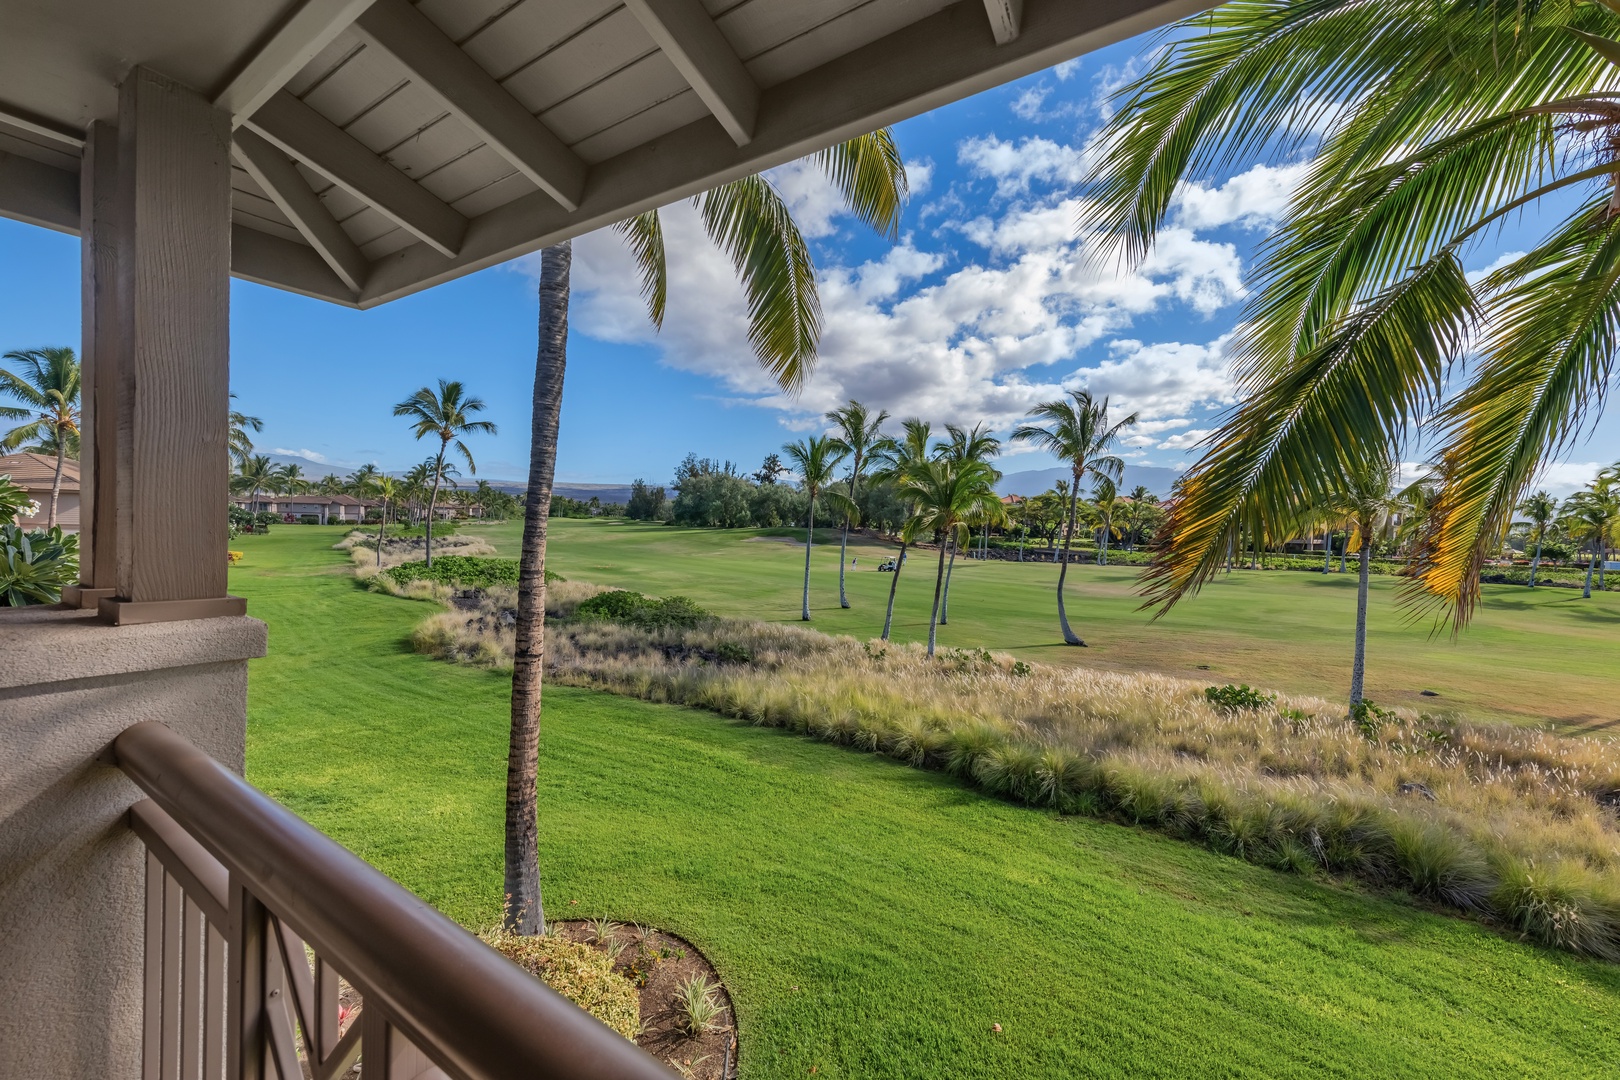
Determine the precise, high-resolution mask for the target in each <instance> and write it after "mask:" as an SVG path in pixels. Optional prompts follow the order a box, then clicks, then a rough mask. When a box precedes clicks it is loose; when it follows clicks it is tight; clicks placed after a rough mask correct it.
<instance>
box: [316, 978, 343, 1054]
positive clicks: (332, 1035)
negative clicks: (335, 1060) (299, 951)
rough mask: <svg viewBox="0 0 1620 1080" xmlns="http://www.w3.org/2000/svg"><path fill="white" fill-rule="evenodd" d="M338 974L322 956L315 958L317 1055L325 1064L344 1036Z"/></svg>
mask: <svg viewBox="0 0 1620 1080" xmlns="http://www.w3.org/2000/svg"><path fill="white" fill-rule="evenodd" d="M339 993H340V991H339V988H338V973H337V969H336V968H334V967H333V966H332V965H331V964H328V963H327V962H326V961H325V960H322V959H321V957H320V954H319V953H317V954H316V956H315V1010H314V1012H315V1021H314V1022H315V1033H314V1036H313V1038H314V1043H315V1050H316V1053H317V1054H319V1056H320V1063H321V1064H325V1063H326V1059H327V1058H329V1057H331V1056H332V1050H333V1049H334V1048H335V1047H336V1046H337V1044H338V1038H339V1037H340V1036H341V1035H342V1034H343V1033H342V1032H341V1031H339V1030H338V1027H339V1022H338V995H339Z"/></svg>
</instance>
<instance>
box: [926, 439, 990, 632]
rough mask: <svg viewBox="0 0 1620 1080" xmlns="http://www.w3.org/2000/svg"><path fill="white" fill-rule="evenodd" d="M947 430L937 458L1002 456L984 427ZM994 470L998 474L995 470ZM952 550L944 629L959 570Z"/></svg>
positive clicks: (941, 605)
mask: <svg viewBox="0 0 1620 1080" xmlns="http://www.w3.org/2000/svg"><path fill="white" fill-rule="evenodd" d="M945 431H946V432H947V433H948V434H949V436H950V437H949V438H948V439H947V440H946V441H945V442H942V443H940V444H939V446H938V447H937V448H936V449H935V451H934V453H935V455H936V456H939V457H948V458H950V459H951V460H952V461H982V462H985V463H988V462H989V460H990V459H991V458H993V457H995V456H996V455H997V454H999V453H1001V440H1000V439H998V438H996V437H995V436H994V435H991V434H990V432H989V430H988V429H986V427H985V426H984V425H983V424H975V425H973V430H972V431H964V430H962V429H961V428H959V427H957V426H956V425H955V424H946V425H945ZM991 471H992V472H995V470H994V469H992V470H991ZM1000 479H1001V474H1000V473H999V472H995V475H994V477H993V478H992V480H991V483H994V482H995V481H997V480H1000ZM988 513H989V512H988V511H986V512H985V513H983V514H979V515H976V518H983V519H984V520H985V521H986V522H988V521H989V516H988ZM977 524H979V521H978V520H974V521H973V522H971V523H970V526H969V528H970V529H971V526H972V525H977ZM950 548H951V558H950V562H949V563H947V564H946V566H945V593H944V595H943V596H942V597H941V598H940V601H939V622H940V625H941V626H944V625H946V624H948V623H949V622H950V615H951V572H952V571H953V570H955V569H956V544H955V542H954V541H953V542H951V544H950Z"/></svg>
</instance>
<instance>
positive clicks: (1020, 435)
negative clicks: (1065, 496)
mask: <svg viewBox="0 0 1620 1080" xmlns="http://www.w3.org/2000/svg"><path fill="white" fill-rule="evenodd" d="M1029 415H1030V416H1031V417H1033V418H1034V419H1035V420H1036V421H1037V423H1033V424H1023V425H1021V426H1019V427H1018V428H1017V429H1015V430H1014V431H1013V434H1012V437H1013V439H1014V440H1016V441H1019V442H1023V441H1026V440H1027V441H1030V442H1033V443H1034V444H1035V445H1036V446H1038V447H1039V448H1040V449H1042V450H1045V451H1046V452H1047V453H1049V454H1051V455H1052V456H1053V457H1055V458H1057V459H1058V460H1059V461H1061V462H1064V463H1065V464H1067V465H1068V466H1069V476H1070V481H1069V515H1068V518H1069V520H1068V524H1067V526H1066V527H1065V528H1064V531H1063V566H1062V568H1061V569H1059V570H1058V585H1057V604H1058V625H1059V626H1061V627H1062V628H1063V641H1064V643H1065V644H1068V645H1080V646H1084V645H1085V642H1084V641H1081V640H1080V637H1079V635H1077V634H1076V633H1075V632H1074V631H1073V630H1071V629H1069V615H1068V612H1067V611H1066V610H1065V609H1064V607H1063V582H1064V579H1065V578H1066V577H1067V576H1068V573H1069V543H1070V541H1071V540H1072V539H1073V537H1074V516H1075V500H1077V499H1078V498H1079V497H1080V485H1081V484H1082V483H1084V482H1085V480H1086V478H1087V477H1092V478H1094V479H1108V480H1112V481H1115V482H1117V481H1118V480H1119V479H1120V477H1121V476H1122V475H1123V474H1124V472H1125V463H1124V462H1123V461H1121V460H1120V459H1119V458H1118V457H1117V456H1116V455H1115V454H1114V453H1113V452H1112V451H1113V449H1114V444H1115V443H1116V442H1117V441H1118V440H1119V435H1120V432H1121V431H1123V430H1124V429H1126V428H1128V427H1130V426H1131V425H1133V424H1135V423H1136V414H1135V413H1131V414H1130V415H1129V416H1127V417H1125V418H1124V419H1123V420H1121V421H1119V422H1118V423H1117V424H1113V425H1110V424H1109V423H1108V399H1107V398H1103V399H1102V401H1100V402H1099V401H1097V400H1096V399H1095V398H1093V397H1092V396H1091V392H1090V391H1088V390H1071V391H1070V392H1069V396H1068V397H1066V398H1059V399H1057V400H1056V401H1046V402H1042V403H1041V404H1039V405H1037V406H1035V407H1034V408H1033V409H1031V410H1029ZM1043 425H1044V426H1043Z"/></svg>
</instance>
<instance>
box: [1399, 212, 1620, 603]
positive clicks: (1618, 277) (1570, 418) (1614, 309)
mask: <svg viewBox="0 0 1620 1080" xmlns="http://www.w3.org/2000/svg"><path fill="white" fill-rule="evenodd" d="M1508 282H1512V284H1511V285H1508ZM1494 283H1495V284H1497V285H1499V286H1504V291H1503V295H1502V297H1501V303H1500V308H1499V310H1498V312H1497V315H1496V318H1495V319H1494V320H1493V323H1492V328H1491V334H1490V336H1489V338H1488V340H1487V342H1486V348H1485V350H1484V352H1485V359H1484V361H1483V362H1482V364H1481V366H1480V370H1479V371H1478V373H1477V374H1476V377H1475V380H1474V382H1473V383H1472V384H1471V385H1470V386H1469V387H1468V388H1467V389H1466V390H1464V391H1463V392H1462V393H1461V394H1459V395H1458V396H1457V398H1456V399H1455V400H1454V401H1453V402H1451V403H1450V404H1449V405H1448V406H1447V407H1446V408H1445V410H1444V411H1443V412H1442V413H1441V415H1440V417H1439V418H1438V419H1437V421H1436V425H1435V426H1436V429H1437V431H1439V432H1440V433H1441V435H1442V438H1443V442H1444V445H1443V446H1442V449H1441V451H1440V453H1439V462H1440V466H1439V472H1440V474H1441V477H1442V478H1443V480H1444V484H1443V486H1442V488H1441V490H1440V493H1439V495H1438V497H1437V498H1436V500H1435V504H1434V506H1433V508H1432V511H1431V513H1430V516H1429V521H1428V526H1427V528H1426V529H1425V531H1424V534H1423V536H1422V538H1421V540H1420V542H1419V545H1418V550H1417V553H1416V555H1415V557H1414V561H1413V567H1414V580H1413V583H1412V587H1411V588H1409V589H1408V590H1407V591H1406V594H1405V598H1406V600H1407V601H1408V602H1409V603H1412V604H1414V605H1416V606H1418V607H1420V608H1421V607H1424V606H1425V605H1427V604H1431V603H1433V602H1436V601H1438V602H1439V603H1440V604H1442V605H1444V607H1443V609H1442V610H1441V618H1442V619H1449V620H1454V621H1455V622H1456V623H1457V624H1458V625H1460V624H1461V623H1462V622H1465V621H1466V620H1467V618H1468V616H1469V615H1470V613H1471V612H1472V610H1473V607H1474V605H1475V604H1476V603H1477V601H1478V596H1479V583H1478V582H1479V578H1478V574H1479V570H1480V568H1481V567H1482V566H1483V564H1484V562H1485V560H1486V559H1488V558H1489V557H1491V555H1492V554H1493V553H1494V552H1495V551H1496V550H1498V549H1499V548H1500V545H1501V541H1502V538H1503V536H1504V535H1505V534H1506V532H1507V529H1508V527H1509V526H1510V525H1511V524H1512V517H1513V512H1514V509H1515V507H1516V506H1517V505H1518V503H1519V501H1520V499H1521V498H1522V497H1523V495H1524V493H1525V491H1526V490H1527V489H1528V488H1529V486H1530V484H1531V483H1532V482H1533V481H1534V479H1535V476H1536V473H1537V472H1538V471H1539V470H1540V469H1541V467H1542V466H1543V465H1544V464H1545V463H1546V462H1547V461H1548V460H1549V459H1550V458H1552V457H1553V456H1555V455H1556V454H1557V453H1558V452H1559V451H1560V450H1563V449H1565V448H1567V447H1568V446H1569V445H1570V444H1571V443H1572V441H1574V440H1575V439H1576V438H1578V437H1579V435H1580V434H1581V433H1582V432H1583V431H1585V430H1588V428H1589V425H1590V421H1591V418H1592V417H1593V416H1595V415H1596V414H1597V413H1598V412H1599V411H1601V409H1602V405H1603V399H1604V396H1605V391H1606V390H1607V388H1608V384H1609V380H1610V377H1611V375H1612V374H1613V365H1614V354H1615V350H1616V348H1617V347H1620V219H1617V218H1613V217H1610V216H1609V214H1608V196H1607V194H1602V195H1600V196H1598V197H1594V198H1593V199H1592V200H1591V201H1589V202H1588V203H1587V204H1586V205H1585V206H1583V207H1581V208H1580V210H1579V211H1577V212H1576V213H1575V214H1574V215H1572V216H1571V217H1570V218H1569V219H1568V220H1567V221H1566V222H1565V224H1564V226H1563V227H1562V228H1561V229H1559V230H1558V231H1557V232H1555V233H1554V234H1553V235H1552V236H1550V237H1549V238H1548V239H1547V241H1546V242H1545V243H1543V244H1542V245H1540V246H1538V247H1537V248H1536V249H1535V250H1534V251H1532V252H1530V253H1529V254H1527V255H1525V256H1524V257H1523V258H1520V259H1518V260H1516V261H1515V262H1514V263H1513V264H1512V265H1510V266H1508V267H1505V268H1503V270H1502V271H1500V272H1499V273H1498V274H1497V275H1495V281H1494Z"/></svg>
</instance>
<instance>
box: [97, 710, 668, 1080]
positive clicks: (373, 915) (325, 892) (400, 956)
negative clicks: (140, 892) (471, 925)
mask: <svg viewBox="0 0 1620 1080" xmlns="http://www.w3.org/2000/svg"><path fill="white" fill-rule="evenodd" d="M113 749H114V752H115V754H116V756H117V760H118V765H119V767H120V768H121V769H122V770H123V771H124V772H125V773H126V774H127V775H128V776H129V777H130V778H131V779H132V780H134V781H135V783H136V784H138V785H139V786H140V787H141V789H142V790H143V791H145V792H146V793H147V794H148V795H149V796H151V798H152V800H153V802H155V803H156V804H157V805H158V807H160V808H161V809H162V810H163V811H165V812H166V813H167V815H168V816H169V817H172V818H173V819H174V822H175V823H177V824H178V825H179V826H180V827H181V828H182V829H183V830H184V835H186V836H189V837H190V838H193V839H194V840H195V841H196V842H197V843H199V844H200V845H201V846H202V847H203V848H205V849H206V850H207V851H208V852H210V853H211V854H212V855H213V856H214V857H215V858H217V859H218V860H219V861H220V863H222V864H223V865H224V867H225V869H226V870H227V871H228V872H229V874H230V885H231V887H232V888H235V887H236V886H237V884H238V882H240V883H241V887H242V888H244V889H245V890H246V891H247V892H248V893H250V894H251V897H252V899H253V901H256V902H258V903H262V904H263V905H264V907H265V908H268V909H269V913H270V914H271V915H272V916H274V917H275V918H276V919H279V920H280V921H281V922H282V923H284V924H286V925H288V926H290V927H291V928H292V929H293V930H295V931H296V932H297V933H298V934H299V935H300V936H301V937H302V938H303V939H304V941H306V942H307V943H308V944H309V945H310V946H311V947H312V948H313V949H314V951H315V953H316V954H317V955H318V956H319V957H321V958H322V959H323V960H324V961H325V962H327V963H330V964H331V965H333V966H335V967H336V969H337V970H339V971H341V972H342V973H343V974H344V976H345V977H347V978H348V979H349V980H350V981H351V982H352V983H353V984H354V985H355V986H356V987H357V988H359V989H360V990H361V992H362V994H363V995H364V998H365V1004H364V1008H363V1014H365V1015H366V1017H367V1023H368V1024H374V1023H376V1022H377V1021H378V1019H379V1018H381V1017H386V1019H387V1021H388V1023H389V1024H391V1025H392V1026H394V1027H396V1028H398V1029H399V1030H400V1032H401V1033H402V1034H404V1035H405V1036H406V1037H407V1038H408V1039H410V1041H411V1042H412V1043H414V1044H415V1045H416V1046H417V1047H418V1048H419V1049H420V1050H421V1051H422V1052H423V1053H425V1054H426V1055H427V1056H428V1057H429V1058H431V1059H432V1060H433V1061H434V1062H435V1063H436V1064H437V1065H438V1066H439V1067H440V1068H442V1069H444V1070H445V1071H447V1072H448V1073H450V1074H451V1075H452V1076H457V1077H464V1078H466V1080H506V1078H511V1080H517V1078H519V1077H521V1078H524V1080H532V1078H537V1077H540V1078H546V1077H556V1078H559V1080H561V1078H565V1077H566V1078H575V1080H598V1078H600V1080H608V1078H610V1077H611V1078H613V1080H670V1078H671V1077H673V1076H674V1074H673V1073H672V1072H670V1071H669V1070H668V1069H666V1068H665V1067H664V1066H663V1065H662V1064H660V1063H659V1062H658V1061H657V1060H655V1059H654V1058H652V1057H651V1056H650V1055H648V1054H646V1053H645V1052H643V1051H642V1050H640V1049H639V1048H638V1047H636V1046H635V1045H634V1044H633V1043H630V1042H627V1041H626V1040H625V1039H623V1038H622V1037H620V1036H619V1035H618V1034H616V1033H615V1032H613V1031H612V1030H611V1029H609V1028H608V1027H607V1026H606V1025H604V1024H602V1023H600V1022H599V1021H598V1020H596V1019H595V1018H594V1017H592V1016H591V1015H590V1014H588V1013H586V1012H585V1011H584V1010H582V1009H580V1008H579V1007H578V1006H576V1005H574V1004H573V1003H572V1002H570V1001H568V1000H567V999H566V998H564V997H562V996H561V995H560V994H557V993H556V992H555V991H553V990H552V989H551V988H549V987H547V986H545V985H544V984H543V983H541V982H540V981H539V980H537V979H535V978H534V977H533V976H531V975H529V974H528V973H527V972H525V971H523V970H522V969H520V968H519V967H517V965H515V964H513V963H511V962H510V961H508V960H507V959H506V958H505V957H503V956H501V955H500V954H499V953H497V952H495V951H494V950H493V949H491V948H489V947H488V946H486V945H485V944H484V943H483V942H481V941H479V940H478V939H477V938H476V937H474V936H473V935H472V934H470V933H468V932H467V931H466V930H464V929H462V928H461V927H460V926H458V925H456V924H455V923H454V922H452V921H451V920H450V919H448V918H446V917H445V916H444V915H442V914H441V913H439V912H438V911H436V910H435V909H434V908H433V907H431V906H430V905H428V904H427V903H426V902H425V901H423V900H421V899H420V898H418V897H416V896H414V895H413V894H411V893H410V892H409V891H407V890H406V889H405V888H404V887H402V886H401V885H399V884H398V883H396V882H394V881H393V880H391V879H390V878H388V877H387V876H386V875H384V874H382V873H380V872H379V871H377V870H376V869H374V868H373V867H371V866H370V865H368V864H367V863H365V862H364V861H363V860H361V859H359V858H358V857H356V856H355V855H353V854H352V853H350V852H349V851H347V850H346V849H344V848H343V847H342V846H341V845H339V844H338V843H337V842H336V841H334V840H332V839H331V838H330V837H327V836H326V835H324V834H322V833H321V832H320V831H319V830H317V829H315V828H314V827H313V826H311V825H310V824H309V823H307V822H305V821H304V820H303V819H302V818H300V817H298V815H296V814H294V813H292V812H291V811H290V810H287V809H286V808H285V807H283V806H281V805H280V804H278V803H276V802H275V801H274V800H272V799H270V798H268V797H267V796H265V795H264V794H263V793H261V792H259V791H258V790H257V789H255V788H253V787H252V786H251V785H249V784H248V783H247V782H246V781H245V780H243V779H242V778H241V777H239V776H237V775H236V774H235V773H233V772H231V771H230V770H229V769H226V768H225V767H224V766H223V765H221V764H220V763H219V762H217V761H215V760H214V759H213V758H211V757H209V756H208V755H207V754H205V753H204V752H203V751H201V750H199V749H197V748H196V747H195V746H192V745H191V744H190V743H189V742H187V741H186V740H185V739H183V738H181V737H180V736H179V735H176V734H175V733H174V732H172V731H170V730H169V729H168V728H166V727H164V726H163V725H162V724H159V723H155V722H150V721H149V722H145V723H140V724H136V725H134V726H133V727H130V728H128V729H126V730H125V731H124V732H123V733H122V734H120V735H119V736H118V737H117V739H115V740H114V741H113ZM151 822H152V815H148V821H147V823H146V827H147V830H148V831H153V832H154V836H155V837H156V838H157V839H159V840H161V841H164V842H165V843H166V844H167V845H168V846H169V847H173V846H174V845H175V844H176V843H177V841H176V840H175V839H174V838H173V836H172V835H171V836H169V837H168V838H167V839H166V840H165V839H164V837H162V836H160V835H158V832H160V830H153V829H152V824H151ZM182 846H183V845H182ZM183 884H184V883H183ZM196 885H197V886H199V887H201V889H202V890H203V891H204V892H208V893H213V887H214V886H215V885H217V882H215V881H209V882H204V881H197V882H196ZM209 901H213V902H212V903H209ZM203 902H204V903H205V904H207V905H208V906H209V907H210V908H215V909H216V910H217V907H216V905H217V903H218V897H217V893H214V895H211V896H208V897H207V898H206V899H205V900H204V901H203ZM230 903H231V917H232V919H233V920H237V919H238V916H237V909H238V907H239V906H240V904H239V902H238V900H237V898H236V897H234V896H233V897H231V901H230ZM238 940H240V939H238ZM277 967H278V970H279V965H277ZM368 1030H370V1029H369V1028H368ZM362 1041H366V1040H365V1039H364V1036H362ZM381 1041H382V1042H383V1043H384V1044H386V1042H387V1040H386V1038H384V1039H382V1040H381ZM373 1071H374V1070H373V1069H372V1068H368V1069H367V1073H368V1075H369V1074H371V1073H372V1072H373ZM375 1071H376V1073H377V1075H379V1076H384V1077H386V1076H387V1075H388V1071H389V1070H388V1069H386V1068H384V1069H380V1070H375Z"/></svg>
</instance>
